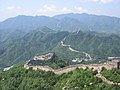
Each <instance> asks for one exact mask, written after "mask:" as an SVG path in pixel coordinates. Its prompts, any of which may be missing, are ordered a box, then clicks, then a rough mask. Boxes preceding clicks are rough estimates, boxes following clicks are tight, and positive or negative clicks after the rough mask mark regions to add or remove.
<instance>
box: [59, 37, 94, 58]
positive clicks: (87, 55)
mask: <svg viewBox="0 0 120 90" xmlns="http://www.w3.org/2000/svg"><path fill="white" fill-rule="evenodd" d="M65 39H66V37H65V38H64V39H63V40H62V41H61V45H62V46H63V47H68V49H69V50H70V51H72V52H77V53H79V52H80V51H78V50H76V49H73V48H72V47H71V45H66V44H64V41H65ZM82 53H83V54H85V56H86V57H88V58H89V60H92V57H91V56H90V54H88V53H86V52H82Z"/></svg>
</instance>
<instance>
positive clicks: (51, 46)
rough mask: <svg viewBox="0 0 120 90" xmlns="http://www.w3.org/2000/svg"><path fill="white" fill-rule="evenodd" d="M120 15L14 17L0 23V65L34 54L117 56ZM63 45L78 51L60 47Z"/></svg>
mask: <svg viewBox="0 0 120 90" xmlns="http://www.w3.org/2000/svg"><path fill="white" fill-rule="evenodd" d="M119 33H120V18H116V17H109V16H97V15H89V14H73V13H70V14H62V15H56V16H54V17H47V16H35V17H33V16H23V15H22V16H17V17H14V18H9V19H7V20H5V21H3V22H0V68H3V67H6V66H10V65H13V64H17V63H21V62H24V61H27V60H29V59H31V58H32V57H33V56H34V55H37V54H43V53H46V52H55V53H56V55H58V56H60V57H61V58H66V59H70V60H72V59H74V58H77V57H83V53H82V52H86V53H89V54H90V55H91V57H93V58H106V57H108V56H120V47H119V45H120V36H119V35H117V34H119ZM63 40H64V44H67V45H71V48H74V49H75V50H78V51H80V52H79V53H77V52H73V51H70V50H69V47H63V46H62V45H61V41H63Z"/></svg>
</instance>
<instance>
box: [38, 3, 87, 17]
mask: <svg viewBox="0 0 120 90" xmlns="http://www.w3.org/2000/svg"><path fill="white" fill-rule="evenodd" d="M86 11H87V10H85V9H84V8H82V7H77V6H75V7H72V8H68V7H57V6H55V5H52V4H45V5H43V7H41V8H40V9H39V10H37V14H39V15H41V14H42V15H50V16H52V15H55V14H61V13H72V12H75V13H84V12H86Z"/></svg>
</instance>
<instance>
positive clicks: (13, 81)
mask: <svg viewBox="0 0 120 90" xmlns="http://www.w3.org/2000/svg"><path fill="white" fill-rule="evenodd" d="M95 75H96V72H93V71H92V70H91V69H85V70H83V69H78V68H77V69H76V70H74V71H71V72H69V73H65V74H62V75H56V74H54V73H53V72H45V71H41V70H37V71H34V70H26V69H24V68H23V66H19V67H15V68H12V69H10V70H9V71H6V72H3V73H1V74H0V90H62V89H65V90H66V89H67V90H103V89H105V90H119V89H120V87H118V86H113V85H108V84H106V83H104V82H103V81H102V80H101V79H99V78H97V77H96V76H95Z"/></svg>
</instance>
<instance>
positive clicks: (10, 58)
mask: <svg viewBox="0 0 120 90" xmlns="http://www.w3.org/2000/svg"><path fill="white" fill-rule="evenodd" d="M68 34H69V33H68V32H53V31H52V30H51V29H49V28H47V27H43V28H40V29H37V30H34V31H32V32H30V33H28V34H26V35H25V36H24V37H22V38H20V39H15V40H14V39H11V40H8V41H6V42H4V43H2V44H0V45H1V47H0V50H1V54H0V64H1V66H9V65H11V64H16V63H19V62H22V61H25V60H28V59H30V58H32V57H33V56H34V55H36V54H42V53H45V52H49V51H51V50H52V49H53V48H54V47H55V46H56V45H57V44H58V43H59V42H60V41H61V40H62V39H63V38H64V37H65V36H67V35H68Z"/></svg>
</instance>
